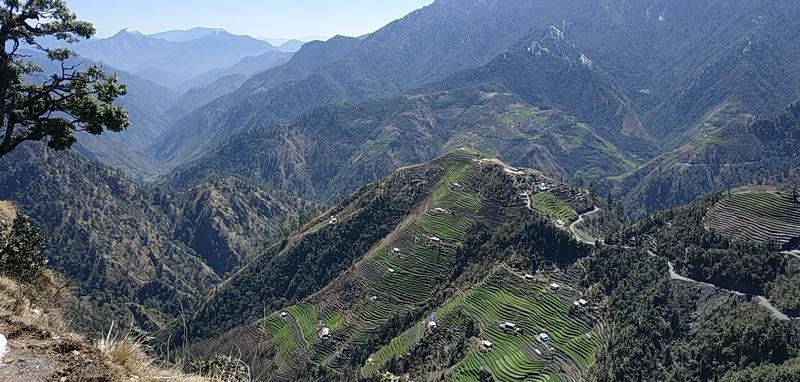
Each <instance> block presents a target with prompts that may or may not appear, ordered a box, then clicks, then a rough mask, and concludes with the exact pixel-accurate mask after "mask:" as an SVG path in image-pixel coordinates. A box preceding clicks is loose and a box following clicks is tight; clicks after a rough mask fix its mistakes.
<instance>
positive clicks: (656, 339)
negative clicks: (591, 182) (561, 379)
mask: <svg viewBox="0 0 800 382" xmlns="http://www.w3.org/2000/svg"><path fill="white" fill-rule="evenodd" d="M589 275H590V279H591V280H592V281H593V282H596V283H598V284H599V285H600V286H601V287H602V288H603V289H604V291H605V293H606V294H607V295H608V296H609V306H608V314H609V317H610V319H611V322H612V326H613V328H614V332H615V335H614V336H613V337H612V338H611V342H610V343H609V345H608V348H607V349H605V351H602V352H600V353H599V354H598V360H597V366H596V369H595V375H596V379H597V381H601V382H604V381H608V382H612V381H614V382H617V381H657V380H662V378H661V376H660V372H661V370H660V369H659V367H658V365H659V364H660V363H662V362H663V361H662V357H663V354H662V352H663V350H664V349H665V348H666V347H667V346H668V344H669V341H670V339H671V338H673V337H674V336H675V335H676V334H677V332H678V325H677V323H678V322H679V320H678V317H677V316H678V314H679V313H678V312H677V311H676V309H673V308H672V307H671V306H670V305H671V301H672V290H671V289H670V281H669V278H668V276H667V264H665V263H664V262H663V261H659V260H658V259H655V258H652V257H649V256H647V255H646V254H644V253H639V252H636V251H629V250H624V251H618V250H615V249H612V248H608V247H603V248H601V249H600V250H599V251H598V252H597V253H595V255H594V256H592V262H591V265H590V270H589Z"/></svg>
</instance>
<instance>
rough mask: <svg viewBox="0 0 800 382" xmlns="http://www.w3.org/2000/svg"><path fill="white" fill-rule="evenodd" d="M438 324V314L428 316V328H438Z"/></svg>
mask: <svg viewBox="0 0 800 382" xmlns="http://www.w3.org/2000/svg"><path fill="white" fill-rule="evenodd" d="M437 325H438V324H437V323H436V316H430V317H428V329H430V330H434V329H436V327H437Z"/></svg>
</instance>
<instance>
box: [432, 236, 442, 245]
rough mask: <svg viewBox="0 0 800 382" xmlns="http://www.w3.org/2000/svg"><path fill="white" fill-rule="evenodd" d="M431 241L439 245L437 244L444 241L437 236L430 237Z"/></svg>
mask: <svg viewBox="0 0 800 382" xmlns="http://www.w3.org/2000/svg"><path fill="white" fill-rule="evenodd" d="M429 239H430V240H431V242H433V243H437V244H438V243H441V242H442V239H440V238H438V237H436V236H431V237H429Z"/></svg>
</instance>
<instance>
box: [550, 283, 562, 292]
mask: <svg viewBox="0 0 800 382" xmlns="http://www.w3.org/2000/svg"><path fill="white" fill-rule="evenodd" d="M550 290H552V291H558V290H561V285H558V284H556V283H552V284H550Z"/></svg>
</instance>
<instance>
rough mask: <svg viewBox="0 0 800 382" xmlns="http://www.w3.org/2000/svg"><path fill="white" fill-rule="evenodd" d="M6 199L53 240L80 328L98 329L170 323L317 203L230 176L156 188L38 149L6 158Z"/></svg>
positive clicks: (52, 251)
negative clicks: (75, 299) (75, 300)
mask: <svg viewBox="0 0 800 382" xmlns="http://www.w3.org/2000/svg"><path fill="white" fill-rule="evenodd" d="M0 198H1V199H10V200H13V201H14V202H15V203H16V204H17V205H18V206H19V207H20V208H22V209H23V210H24V211H25V212H26V213H27V214H29V215H30V216H31V217H32V218H33V219H34V220H35V221H36V222H38V223H39V224H40V225H41V226H42V228H43V229H44V230H45V231H46V232H47V233H48V234H49V235H50V241H49V245H48V252H47V255H48V257H49V259H50V261H51V264H52V265H53V266H54V267H55V268H56V269H57V270H59V271H61V272H63V273H64V275H65V276H67V277H68V278H69V279H70V280H71V281H72V282H73V283H74V284H75V286H76V287H77V288H78V289H77V294H78V295H79V296H80V297H81V301H80V305H79V306H78V307H75V310H74V314H76V315H79V316H80V317H85V318H84V319H82V320H81V321H80V322H77V323H76V324H77V325H78V326H79V327H82V328H85V329H90V330H92V331H95V332H101V331H102V330H104V329H107V328H108V326H109V325H110V323H111V321H117V322H118V323H120V322H124V323H127V322H136V323H137V324H138V325H140V326H142V327H144V328H148V329H156V328H158V327H160V326H162V325H164V324H165V323H167V322H168V321H169V320H170V318H171V317H174V316H175V315H177V314H179V313H180V311H181V310H182V309H188V308H189V307H190V306H191V305H192V303H193V301H194V300H195V299H197V298H199V297H200V296H202V295H203V294H204V293H205V292H207V291H208V290H209V288H211V287H212V286H213V285H215V284H216V283H218V282H219V281H220V279H221V277H222V276H224V274H225V273H227V272H228V271H230V270H232V269H233V268H234V267H236V266H238V265H240V264H242V263H243V262H244V260H246V259H247V258H248V257H250V256H252V255H253V254H254V253H257V252H259V251H260V250H261V249H262V248H263V247H265V246H266V245H267V244H268V243H269V242H271V241H273V240H278V239H279V238H280V237H281V235H282V234H283V232H284V230H286V229H289V228H291V227H292V226H293V225H294V224H296V222H297V220H298V218H299V215H301V214H302V213H304V212H306V211H309V210H310V209H312V208H313V206H314V205H313V204H311V203H308V202H305V201H302V200H299V199H296V198H294V197H288V196H283V195H282V194H280V193H277V192H272V191H269V190H265V189H262V188H259V187H257V186H253V185H249V184H248V183H247V182H244V181H240V180H236V179H233V178H225V177H219V178H216V179H214V180H212V181H210V182H208V183H203V184H200V185H197V186H195V187H193V188H191V189H188V190H186V191H183V192H174V191H169V190H159V189H154V188H151V187H147V186H142V185H140V184H138V183H136V182H134V181H132V180H130V179H129V178H128V177H127V176H125V175H124V174H123V173H121V172H120V171H117V170H112V169H109V168H107V167H105V166H103V165H100V164H97V163H92V162H89V161H87V160H86V159H83V158H82V157H80V156H79V155H77V154H75V153H53V152H48V151H47V150H46V149H45V148H44V147H43V146H42V145H38V144H37V145H29V146H25V147H22V148H20V149H19V150H18V152H15V153H13V154H12V155H9V156H7V157H4V158H3V160H2V166H0Z"/></svg>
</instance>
